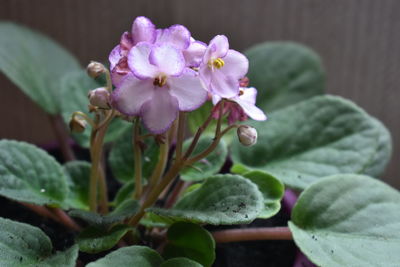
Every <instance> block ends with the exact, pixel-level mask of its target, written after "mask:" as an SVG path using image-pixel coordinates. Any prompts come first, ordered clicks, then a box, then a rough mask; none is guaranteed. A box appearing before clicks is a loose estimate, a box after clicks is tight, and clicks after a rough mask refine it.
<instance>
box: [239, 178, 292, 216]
mask: <svg viewBox="0 0 400 267" xmlns="http://www.w3.org/2000/svg"><path fill="white" fill-rule="evenodd" d="M243 176H244V177H245V178H247V179H249V180H250V181H252V182H253V183H254V184H256V185H257V187H258V190H260V192H261V193H262V195H263V198H264V209H263V210H262V212H261V214H260V215H259V216H258V217H259V218H263V219H267V218H270V217H272V216H274V215H275V214H277V213H278V212H279V210H280V209H281V199H282V197H283V194H284V193H285V187H284V186H283V184H282V183H281V181H279V180H278V179H276V178H275V177H273V176H271V175H269V174H267V173H265V172H262V171H250V172H247V173H245V174H243Z"/></svg>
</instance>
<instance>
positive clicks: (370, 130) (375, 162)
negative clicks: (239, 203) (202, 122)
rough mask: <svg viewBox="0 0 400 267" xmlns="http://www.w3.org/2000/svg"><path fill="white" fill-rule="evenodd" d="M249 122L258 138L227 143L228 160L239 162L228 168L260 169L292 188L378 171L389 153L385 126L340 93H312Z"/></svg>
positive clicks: (302, 187) (241, 170)
mask: <svg viewBox="0 0 400 267" xmlns="http://www.w3.org/2000/svg"><path fill="white" fill-rule="evenodd" d="M251 125H252V126H254V127H255V128H256V129H257V131H258V142H257V144H256V145H255V146H253V147H243V146H242V145H241V144H240V143H239V142H235V143H234V144H233V145H232V160H233V161H234V163H235V164H237V165H241V166H235V167H234V168H232V170H239V171H240V172H243V169H248V170H250V169H260V170H263V171H265V172H267V173H269V174H271V175H273V176H275V177H276V178H278V179H280V180H281V181H283V182H284V183H285V184H286V185H287V186H289V187H292V188H295V189H300V190H302V189H304V188H306V187H307V186H308V185H309V184H311V183H312V182H314V181H316V180H318V179H319V178H321V177H324V176H328V175H333V174H339V173H360V174H371V175H372V174H374V175H376V176H378V174H380V173H382V171H383V169H384V167H385V165H386V163H387V162H388V160H389V157H390V153H387V152H386V151H387V150H390V147H391V144H390V142H389V140H390V137H388V132H387V130H386V129H385V128H384V126H383V125H382V124H380V123H379V124H378V123H377V122H376V120H375V119H372V118H371V117H370V116H369V115H368V114H366V113H365V112H364V111H363V110H362V109H361V108H359V107H358V106H356V105H355V104H354V103H352V102H350V101H348V100H345V99H343V98H340V97H334V96H318V97H314V98H312V99H310V100H306V101H303V102H301V103H299V104H296V105H293V106H290V107H287V108H285V109H281V110H278V111H276V112H274V113H272V114H271V115H270V120H269V121H267V122H262V123H259V122H258V123H256V122H253V123H251Z"/></svg>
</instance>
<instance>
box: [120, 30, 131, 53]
mask: <svg viewBox="0 0 400 267" xmlns="http://www.w3.org/2000/svg"><path fill="white" fill-rule="evenodd" d="M119 46H120V47H121V55H122V56H125V55H126V54H125V53H126V52H127V51H129V50H130V49H131V48H132V46H133V43H132V35H131V33H129V32H124V33H123V34H122V36H121V40H120V41H119Z"/></svg>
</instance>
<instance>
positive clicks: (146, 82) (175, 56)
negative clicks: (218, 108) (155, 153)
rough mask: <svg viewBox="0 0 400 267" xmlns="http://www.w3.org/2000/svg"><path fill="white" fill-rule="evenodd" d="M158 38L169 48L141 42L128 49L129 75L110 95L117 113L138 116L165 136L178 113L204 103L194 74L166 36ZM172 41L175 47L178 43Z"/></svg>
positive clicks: (199, 84) (201, 90) (203, 97)
mask: <svg viewBox="0 0 400 267" xmlns="http://www.w3.org/2000/svg"><path fill="white" fill-rule="evenodd" d="M169 34H171V31H170V32H169ZM158 38H160V39H163V40H164V41H165V42H166V43H168V44H161V45H153V44H150V43H146V42H142V43H139V44H137V45H136V46H134V47H133V48H131V50H130V51H129V54H128V56H127V58H128V60H127V62H128V65H129V68H130V70H131V71H132V73H129V74H127V75H126V77H125V78H124V79H123V80H122V81H121V83H120V85H119V86H118V87H117V89H116V90H115V91H114V92H113V95H112V97H113V105H114V107H115V108H116V109H117V110H119V111H120V112H121V113H123V114H125V115H129V116H141V117H142V119H143V123H144V125H145V126H146V128H147V129H148V130H149V131H150V132H152V133H155V134H160V133H163V132H165V131H166V130H167V129H168V128H169V127H170V126H171V124H172V122H173V121H174V120H175V119H176V117H177V113H178V111H192V110H194V109H197V108H198V107H200V106H201V105H202V104H203V103H204V102H205V101H206V99H207V92H206V90H204V88H203V87H202V84H201V82H200V80H199V78H198V75H197V73H196V72H195V71H194V70H191V69H189V68H187V67H186V62H185V59H184V56H183V54H182V51H180V50H179V49H177V48H176V47H174V46H172V45H171V39H169V40H168V38H169V37H167V36H166V35H165V33H164V34H163V36H160V37H158ZM172 39H174V40H172V41H173V42H175V44H176V43H177V42H178V41H179V38H176V39H175V38H172ZM167 40H168V41H167Z"/></svg>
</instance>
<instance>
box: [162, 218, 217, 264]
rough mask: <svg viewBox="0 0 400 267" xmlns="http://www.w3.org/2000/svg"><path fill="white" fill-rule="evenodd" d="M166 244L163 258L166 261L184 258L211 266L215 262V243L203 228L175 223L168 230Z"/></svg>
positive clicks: (191, 224)
mask: <svg viewBox="0 0 400 267" xmlns="http://www.w3.org/2000/svg"><path fill="white" fill-rule="evenodd" d="M167 239H168V243H167V244H166V246H165V248H164V252H163V256H164V258H166V259H171V258H176V257H186V258H189V259H191V260H194V261H196V262H198V263H201V264H202V266H204V267H208V266H211V265H212V264H213V262H214V260H215V241H214V238H213V237H212V235H211V234H210V233H209V232H208V231H207V230H205V229H204V228H203V227H201V226H200V225H197V224H193V223H187V222H177V223H175V224H173V225H171V227H169V228H168V232H167Z"/></svg>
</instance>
